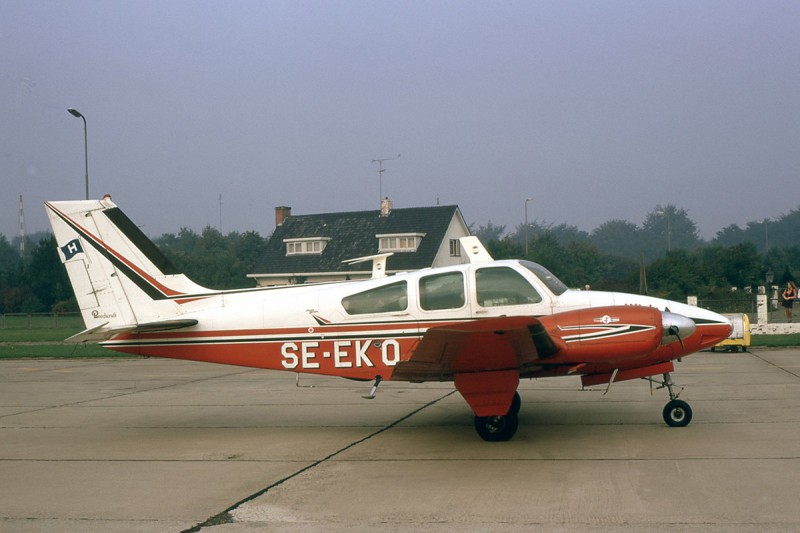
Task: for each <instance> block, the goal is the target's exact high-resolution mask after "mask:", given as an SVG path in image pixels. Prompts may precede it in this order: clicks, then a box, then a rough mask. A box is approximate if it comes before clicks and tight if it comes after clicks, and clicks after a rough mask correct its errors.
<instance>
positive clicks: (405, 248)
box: [376, 233, 425, 253]
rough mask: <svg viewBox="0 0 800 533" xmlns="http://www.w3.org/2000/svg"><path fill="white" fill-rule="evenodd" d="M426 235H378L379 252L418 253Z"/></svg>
mask: <svg viewBox="0 0 800 533" xmlns="http://www.w3.org/2000/svg"><path fill="white" fill-rule="evenodd" d="M424 236H425V234H424V233H392V234H388V233H387V234H384V235H376V237H378V251H379V252H381V253H383V252H416V251H417V248H418V247H419V243H420V242H421V241H422V238H423V237H424Z"/></svg>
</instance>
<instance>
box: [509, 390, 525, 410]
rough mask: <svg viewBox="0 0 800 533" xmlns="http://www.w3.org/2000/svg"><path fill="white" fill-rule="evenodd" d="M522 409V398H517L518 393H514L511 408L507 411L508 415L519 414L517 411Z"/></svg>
mask: <svg viewBox="0 0 800 533" xmlns="http://www.w3.org/2000/svg"><path fill="white" fill-rule="evenodd" d="M521 407H522V398H520V397H519V393H518V392H515V393H514V398H513V399H512V400H511V407H509V409H508V414H510V415H516V414H519V410H520V408H521Z"/></svg>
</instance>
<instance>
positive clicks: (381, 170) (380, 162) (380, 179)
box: [372, 154, 400, 205]
mask: <svg viewBox="0 0 800 533" xmlns="http://www.w3.org/2000/svg"><path fill="white" fill-rule="evenodd" d="M399 158H400V154H397V156H396V157H382V158H380V159H373V160H372V162H373V163H378V196H379V198H378V202H382V201H383V173H384V172H386V169H385V168H383V162H384V161H394V160H395V159H399ZM378 205H380V203H379V204H378Z"/></svg>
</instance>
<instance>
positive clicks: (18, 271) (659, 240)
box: [0, 205, 800, 313]
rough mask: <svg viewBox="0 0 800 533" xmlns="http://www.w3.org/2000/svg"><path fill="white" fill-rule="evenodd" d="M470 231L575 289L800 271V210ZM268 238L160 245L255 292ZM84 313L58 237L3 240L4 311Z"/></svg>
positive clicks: (194, 236)
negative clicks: (703, 225) (733, 220)
mask: <svg viewBox="0 0 800 533" xmlns="http://www.w3.org/2000/svg"><path fill="white" fill-rule="evenodd" d="M473 226H474V225H473ZM472 229H473V233H474V234H476V235H478V237H480V238H481V240H482V241H483V242H484V244H486V246H487V248H488V250H489V252H490V253H491V254H492V256H494V257H495V258H496V259H504V258H525V259H529V260H531V261H535V262H537V263H540V264H542V265H544V266H545V267H547V268H548V269H549V270H550V271H552V272H553V273H554V274H556V275H557V276H558V277H559V278H561V279H562V281H564V282H565V283H566V284H567V285H569V286H570V287H584V286H587V285H589V286H591V287H592V288H593V289H599V290H618V291H623V292H634V293H636V292H647V293H649V294H652V295H655V296H662V297H666V298H670V299H674V300H683V299H685V298H686V296H687V295H697V296H699V297H700V298H701V299H718V298H723V297H725V296H726V295H729V294H730V293H731V288H732V287H737V288H739V289H742V288H745V287H756V286H759V285H764V284H765V283H766V280H767V277H768V275H771V276H772V280H773V281H772V283H774V284H779V285H783V284H785V283H786V282H787V281H788V280H789V279H792V280H797V278H798V277H799V276H798V274H800V272H799V271H798V268H800V231H798V230H800V208H799V209H797V210H794V211H792V212H791V213H789V214H787V215H782V216H780V217H778V218H775V219H772V220H769V221H757V222H751V223H748V224H747V225H746V227H745V228H739V227H738V226H729V227H727V228H724V229H722V230H720V231H719V232H718V233H717V236H716V237H715V238H714V239H712V240H711V241H708V242H707V241H704V240H703V239H701V238H700V237H699V233H698V230H697V225H696V224H695V223H694V222H693V221H692V220H691V219H690V218H689V216H688V215H687V213H686V211H685V210H683V209H679V208H677V207H675V206H674V205H666V206H657V207H656V208H655V209H654V210H653V211H652V212H651V213H650V214H648V215H647V217H646V218H645V220H644V222H643V223H642V225H636V224H633V223H631V222H628V221H625V220H610V221H608V222H605V223H604V224H602V225H600V226H599V227H598V228H596V229H594V230H593V231H591V232H586V231H582V230H579V229H578V228H577V227H575V226H570V225H567V224H546V223H542V222H534V223H531V224H529V225H528V226H527V227H526V226H525V224H524V223H523V224H519V225H517V226H516V228H514V230H513V231H510V232H506V228H505V226H496V225H493V224H492V223H491V221H490V222H488V223H487V224H486V225H482V226H478V227H477V228H472ZM266 240H267V239H266V238H264V237H262V236H261V235H259V234H258V233H256V232H253V231H248V232H243V233H239V232H231V233H228V234H227V235H223V234H222V233H220V232H219V231H218V230H217V229H215V228H213V227H210V226H208V227H206V228H204V229H203V230H202V231H201V232H200V233H197V232H195V231H193V230H191V229H187V228H182V229H181V230H180V231H179V232H178V233H177V234H172V233H168V234H164V235H162V236H161V237H158V238H157V239H154V242H155V244H156V246H158V248H159V249H160V250H161V251H162V252H163V253H164V255H166V256H167V258H169V259H170V260H171V261H172V263H173V264H174V265H175V266H176V267H177V268H178V269H179V270H180V271H182V272H184V273H186V274H187V275H188V276H189V277H190V278H191V279H192V280H194V281H196V282H197V283H199V284H201V285H204V286H208V287H213V288H218V289H235V288H246V287H252V286H253V281H252V280H251V279H250V278H247V277H246V275H247V274H249V273H252V272H254V270H255V266H256V263H257V261H258V258H259V256H260V254H261V252H262V250H263V249H264V245H265V243H266ZM526 241H527V246H526ZM76 310H77V305H76V303H75V299H74V296H73V294H72V288H71V286H70V284H69V280H68V279H67V275H66V271H65V269H64V267H63V266H62V265H61V261H60V258H59V254H58V251H57V249H56V242H55V238H54V237H53V235H52V234H49V233H40V234H35V235H32V236H30V237H28V239H27V242H26V246H25V252H24V253H20V250H19V242H18V240H17V239H14V241H9V240H8V239H7V238H6V237H5V236H3V235H0V313H38V312H65V311H76Z"/></svg>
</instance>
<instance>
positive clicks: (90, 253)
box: [45, 196, 213, 342]
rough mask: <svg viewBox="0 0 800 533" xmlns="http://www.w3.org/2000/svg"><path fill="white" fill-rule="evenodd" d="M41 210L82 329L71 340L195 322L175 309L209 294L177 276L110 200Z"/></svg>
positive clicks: (59, 204)
mask: <svg viewBox="0 0 800 533" xmlns="http://www.w3.org/2000/svg"><path fill="white" fill-rule="evenodd" d="M45 206H46V208H47V215H48V217H49V218H50V224H51V226H52V227H53V233H54V234H55V237H56V241H57V242H58V247H59V254H60V256H61V260H62V262H63V263H64V266H65V267H66V269H67V274H68V275H69V280H70V283H71V284H72V289H73V291H75V297H76V298H77V300H78V306H79V307H80V310H81V315H82V317H83V321H84V323H85V324H86V328H87V329H86V331H84V332H82V333H81V334H79V335H77V336H76V337H75V338H73V339H72V340H74V341H77V342H81V341H87V340H102V339H107V338H109V337H111V336H112V335H114V334H115V333H119V332H121V331H132V330H137V329H139V330H145V329H146V330H150V331H152V330H153V329H157V328H160V329H171V328H177V327H186V326H190V325H193V323H196V321H192V320H185V319H181V315H182V314H183V310H182V308H181V304H182V303H186V302H188V301H193V300H195V299H197V298H202V297H203V296H204V295H208V294H211V293H212V292H213V291H210V290H209V289H206V288H204V287H201V286H199V285H197V284H195V283H194V282H192V281H191V280H189V278H187V277H186V276H184V275H183V274H180V273H178V272H177V270H176V269H175V268H174V267H173V266H172V264H171V263H170V262H169V260H168V259H167V258H166V257H164V255H162V254H161V252H159V250H158V249H157V248H156V246H155V245H154V244H153V243H152V242H151V241H150V240H149V239H148V238H147V237H146V236H145V234H144V233H142V231H141V230H140V229H139V228H138V227H137V226H136V225H135V224H134V223H133V222H131V220H130V219H129V218H128V217H127V216H125V214H124V213H123V212H122V211H121V210H120V209H119V208H118V207H117V206H116V205H115V204H114V203H113V202H112V201H111V198H110V197H108V196H106V197H105V198H103V199H102V200H82V201H72V202H45Z"/></svg>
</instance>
